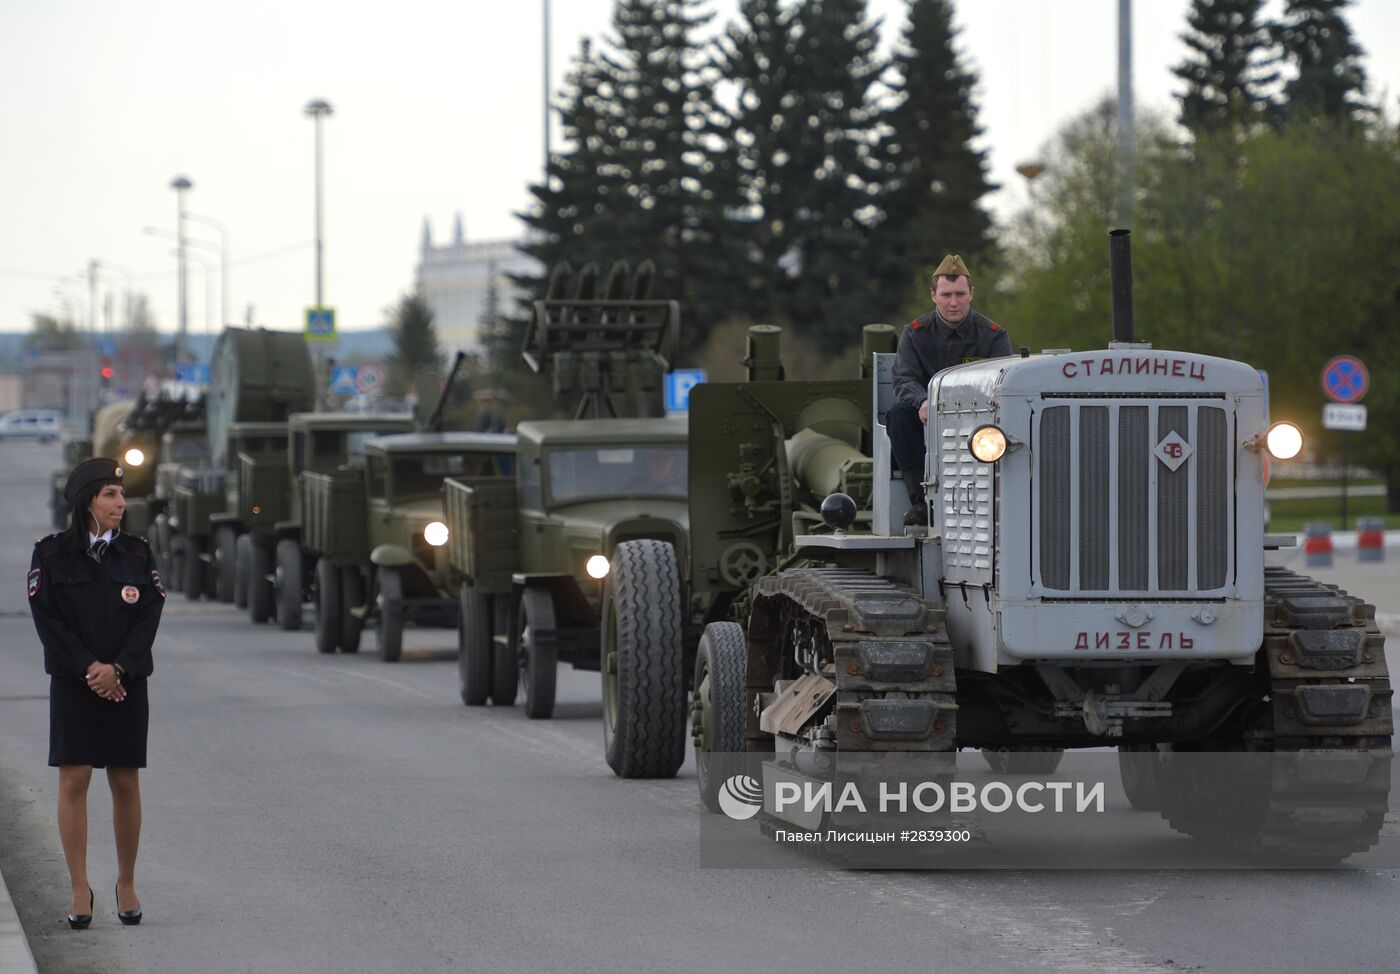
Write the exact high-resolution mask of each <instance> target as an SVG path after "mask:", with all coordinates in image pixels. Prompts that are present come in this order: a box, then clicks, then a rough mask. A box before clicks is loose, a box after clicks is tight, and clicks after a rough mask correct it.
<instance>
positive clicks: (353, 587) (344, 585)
mask: <svg viewBox="0 0 1400 974" xmlns="http://www.w3.org/2000/svg"><path fill="white" fill-rule="evenodd" d="M364 604H365V580H364V576H362V575H361V574H360V570H359V569H358V568H342V569H341V570H340V651H341V652H342V653H358V652H359V651H360V634H361V633H363V632H364V629H365V621H364V619H362V618H361V617H360V616H357V615H355V612H354V610H355V609H358V608H360V607H361V606H363V605H364Z"/></svg>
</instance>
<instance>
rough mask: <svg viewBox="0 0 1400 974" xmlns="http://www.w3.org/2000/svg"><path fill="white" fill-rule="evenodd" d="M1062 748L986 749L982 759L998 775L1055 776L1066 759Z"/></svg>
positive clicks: (983, 751) (983, 749)
mask: <svg viewBox="0 0 1400 974" xmlns="http://www.w3.org/2000/svg"><path fill="white" fill-rule="evenodd" d="M1064 756H1065V750H1064V748H1062V747H1018V748H1014V749H1013V748H1005V747H984V748H982V757H983V758H984V759H985V760H986V762H987V767H989V768H991V769H992V770H993V771H995V772H996V773H997V774H1054V773H1055V769H1056V768H1058V767H1059V766H1060V761H1062V760H1063V759H1064Z"/></svg>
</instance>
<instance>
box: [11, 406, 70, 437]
mask: <svg viewBox="0 0 1400 974" xmlns="http://www.w3.org/2000/svg"><path fill="white" fill-rule="evenodd" d="M62 433H63V414H62V413H60V412H58V411H57V410H55V409H16V410H15V411H14V412H10V413H6V414H5V415H3V416H0V440H9V439H17V438H26V439H36V440H38V441H39V442H40V443H50V442H52V441H54V440H56V439H58V437H59V435H60V434H62Z"/></svg>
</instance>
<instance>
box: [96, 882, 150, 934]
mask: <svg viewBox="0 0 1400 974" xmlns="http://www.w3.org/2000/svg"><path fill="white" fill-rule="evenodd" d="M112 898H113V899H115V900H116V901H117V919H118V920H120V921H121V922H122V926H124V927H134V926H136V925H137V924H138V923H140V922H141V908H140V907H139V906H138V907H137V908H136V909H134V910H123V909H122V908H121V899H120V897H118V896H117V888H116V887H115V886H113V887H112ZM88 919H91V917H89V918H88Z"/></svg>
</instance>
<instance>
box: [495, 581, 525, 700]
mask: <svg viewBox="0 0 1400 974" xmlns="http://www.w3.org/2000/svg"><path fill="white" fill-rule="evenodd" d="M515 611H516V608H515V596H513V595H510V594H505V595H495V596H492V597H491V633H492V636H491V657H492V659H491V702H492V703H493V704H495V705H496V706H497V707H513V706H515V695H516V693H517V691H519V689H520V653H519V652H518V651H517V650H516V647H515V634H514V633H513V632H512V631H511V629H510V627H511V626H512V625H513V624H514V622H515ZM498 629H500V630H503V631H504V632H503V634H504V636H505V638H504V639H498V638H496V630H498Z"/></svg>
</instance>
